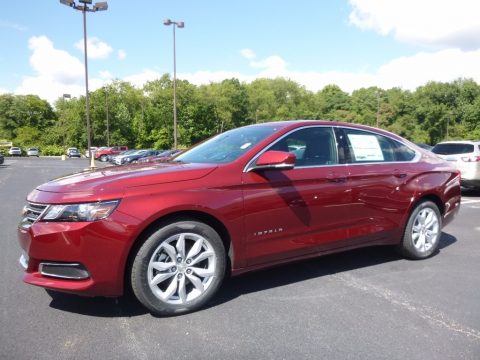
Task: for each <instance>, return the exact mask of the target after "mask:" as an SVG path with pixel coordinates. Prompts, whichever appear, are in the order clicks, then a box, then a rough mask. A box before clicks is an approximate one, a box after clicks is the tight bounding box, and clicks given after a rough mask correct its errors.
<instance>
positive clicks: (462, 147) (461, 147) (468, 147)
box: [432, 143, 475, 155]
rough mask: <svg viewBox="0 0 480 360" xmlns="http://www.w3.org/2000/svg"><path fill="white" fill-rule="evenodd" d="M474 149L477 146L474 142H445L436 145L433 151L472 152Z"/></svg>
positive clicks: (450, 152) (446, 153) (447, 152)
mask: <svg viewBox="0 0 480 360" xmlns="http://www.w3.org/2000/svg"><path fill="white" fill-rule="evenodd" d="M474 149H475V147H474V146H473V145H472V144H465V143H444V144H437V145H435V146H434V147H433V149H432V152H433V153H435V154H440V155H451V154H468V153H472V152H473V151H474Z"/></svg>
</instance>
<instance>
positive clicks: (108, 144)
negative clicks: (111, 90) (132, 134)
mask: <svg viewBox="0 0 480 360" xmlns="http://www.w3.org/2000/svg"><path fill="white" fill-rule="evenodd" d="M107 89H108V88H107V87H105V109H106V112H107V146H110V121H109V118H108V90H107Z"/></svg>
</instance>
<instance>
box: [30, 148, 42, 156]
mask: <svg viewBox="0 0 480 360" xmlns="http://www.w3.org/2000/svg"><path fill="white" fill-rule="evenodd" d="M39 155H40V151H39V150H38V148H28V149H27V156H36V157H38V156H39Z"/></svg>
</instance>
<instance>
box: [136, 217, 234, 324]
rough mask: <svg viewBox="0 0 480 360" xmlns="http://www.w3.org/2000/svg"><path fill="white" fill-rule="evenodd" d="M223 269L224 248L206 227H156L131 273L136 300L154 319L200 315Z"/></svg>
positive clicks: (191, 222) (189, 224)
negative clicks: (155, 315) (189, 314)
mask: <svg viewBox="0 0 480 360" xmlns="http://www.w3.org/2000/svg"><path fill="white" fill-rule="evenodd" d="M225 267H226V258H225V248H224V246H223V243H222V240H221V238H220V236H219V235H218V233H217V232H216V231H215V230H214V229H213V228H211V227H210V226H208V225H206V224H204V223H201V222H198V221H194V220H183V221H177V222H173V223H170V224H168V225H166V226H163V227H161V228H160V229H158V230H157V231H155V232H154V233H153V234H152V235H150V236H149V237H148V238H147V239H146V241H145V242H144V243H143V244H142V245H141V246H140V248H139V249H138V252H137V254H136V256H135V258H134V260H133V264H132V268H131V285H132V289H133V292H134V294H135V296H136V297H137V298H138V300H139V301H140V302H141V303H142V304H143V305H144V306H145V307H147V308H148V309H149V310H150V311H152V312H153V313H155V314H158V315H163V316H169V315H175V314H183V313H187V312H191V311H194V310H197V309H199V308H200V307H202V306H203V305H205V303H206V302H207V301H209V300H210V299H211V298H212V297H213V295H214V294H215V293H216V291H217V290H218V288H219V287H220V284H221V282H222V280H223V277H224V274H225Z"/></svg>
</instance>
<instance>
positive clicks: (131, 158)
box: [115, 149, 158, 165]
mask: <svg viewBox="0 0 480 360" xmlns="http://www.w3.org/2000/svg"><path fill="white" fill-rule="evenodd" d="M156 154H158V150H152V149H142V150H137V151H135V152H133V153H130V154H126V155H122V156H118V157H116V158H115V164H117V165H125V164H131V163H134V162H137V161H138V160H139V159H141V158H143V157H146V156H153V155H156Z"/></svg>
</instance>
